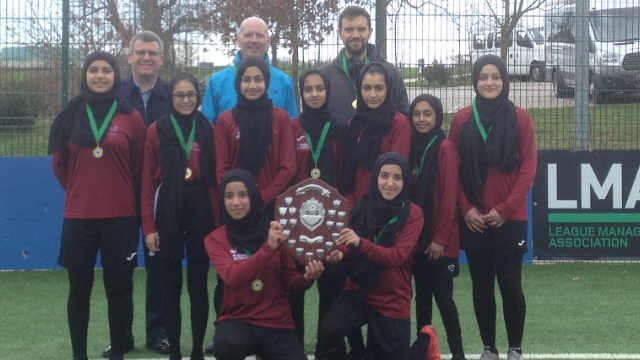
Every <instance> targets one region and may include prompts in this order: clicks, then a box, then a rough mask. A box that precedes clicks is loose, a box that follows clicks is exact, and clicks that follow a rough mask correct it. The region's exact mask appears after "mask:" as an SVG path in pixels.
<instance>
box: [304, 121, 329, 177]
mask: <svg viewBox="0 0 640 360" xmlns="http://www.w3.org/2000/svg"><path fill="white" fill-rule="evenodd" d="M329 127H331V121H327V122H325V123H324V128H322V134H320V139H319V140H318V147H317V148H316V149H315V150H314V149H313V144H312V143H311V136H309V133H308V132H306V131H305V132H304V136H305V137H306V138H307V143H308V144H309V152H311V157H312V158H313V170H311V177H312V178H314V179H319V178H320V175H321V173H320V169H318V159H320V152H322V146H323V145H324V140H325V139H326V138H327V133H328V132H329Z"/></svg>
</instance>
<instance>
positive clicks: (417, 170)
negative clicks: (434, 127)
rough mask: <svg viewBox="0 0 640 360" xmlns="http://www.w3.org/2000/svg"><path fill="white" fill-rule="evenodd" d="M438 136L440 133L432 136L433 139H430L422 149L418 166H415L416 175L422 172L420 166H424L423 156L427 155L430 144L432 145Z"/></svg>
mask: <svg viewBox="0 0 640 360" xmlns="http://www.w3.org/2000/svg"><path fill="white" fill-rule="evenodd" d="M438 136H440V135H436V136H434V137H433V139H431V141H429V143H428V144H427V147H426V149H424V152H423V153H422V161H420V166H416V175H418V176H420V173H421V172H422V167H423V166H424V158H425V156H427V150H429V148H430V147H431V145H433V143H434V142H435V141H436V139H437V138H438Z"/></svg>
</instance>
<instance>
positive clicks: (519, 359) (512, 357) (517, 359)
mask: <svg viewBox="0 0 640 360" xmlns="http://www.w3.org/2000/svg"><path fill="white" fill-rule="evenodd" d="M507 360H524V357H523V356H522V354H519V353H518V352H517V351H515V350H511V351H509V354H508V355H507Z"/></svg>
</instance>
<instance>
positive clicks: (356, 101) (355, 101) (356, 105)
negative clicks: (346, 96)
mask: <svg viewBox="0 0 640 360" xmlns="http://www.w3.org/2000/svg"><path fill="white" fill-rule="evenodd" d="M351 106H352V107H353V108H354V109H357V108H358V99H355V100H353V102H352V103H351Z"/></svg>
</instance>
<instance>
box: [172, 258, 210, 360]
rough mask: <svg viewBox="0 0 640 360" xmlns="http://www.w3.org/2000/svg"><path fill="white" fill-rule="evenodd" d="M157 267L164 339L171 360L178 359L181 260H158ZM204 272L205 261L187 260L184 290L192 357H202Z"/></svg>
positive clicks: (205, 299)
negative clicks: (188, 314) (169, 345)
mask: <svg viewBox="0 0 640 360" xmlns="http://www.w3.org/2000/svg"><path fill="white" fill-rule="evenodd" d="M161 268H162V270H161V271H162V305H163V316H164V323H165V326H166V330H167V338H168V340H169V344H171V347H170V348H171V359H174V358H175V359H181V358H182V354H181V351H180V334H181V328H182V312H181V310H180V296H181V295H182V259H162V260H161ZM208 273H209V260H208V259H206V258H192V259H188V260H187V289H188V291H189V299H190V300H191V332H192V335H193V347H192V349H191V357H192V358H195V357H202V356H203V352H202V343H203V341H204V335H205V332H206V331H207V321H208V319H209V293H208V291H207V276H208Z"/></svg>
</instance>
